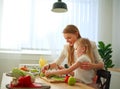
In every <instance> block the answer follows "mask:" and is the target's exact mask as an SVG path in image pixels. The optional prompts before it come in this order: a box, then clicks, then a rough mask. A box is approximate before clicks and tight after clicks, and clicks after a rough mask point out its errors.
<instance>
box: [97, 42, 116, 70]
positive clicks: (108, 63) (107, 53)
mask: <svg viewBox="0 0 120 89" xmlns="http://www.w3.org/2000/svg"><path fill="white" fill-rule="evenodd" d="M111 46H112V45H111V44H107V45H106V44H105V43H104V42H103V41H99V42H98V52H99V54H100V56H101V58H102V59H103V62H104V66H105V69H106V70H107V69H108V68H112V67H114V66H115V64H113V61H112V59H111V58H112V52H113V51H112V47H111Z"/></svg>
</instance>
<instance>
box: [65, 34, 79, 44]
mask: <svg viewBox="0 0 120 89" xmlns="http://www.w3.org/2000/svg"><path fill="white" fill-rule="evenodd" d="M64 38H65V40H66V42H68V43H69V45H70V46H73V45H74V43H75V41H76V40H77V38H78V37H77V34H72V33H64Z"/></svg>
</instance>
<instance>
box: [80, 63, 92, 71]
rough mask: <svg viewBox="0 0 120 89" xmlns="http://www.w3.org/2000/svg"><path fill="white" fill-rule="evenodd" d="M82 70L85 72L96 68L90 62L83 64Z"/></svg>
mask: <svg viewBox="0 0 120 89" xmlns="http://www.w3.org/2000/svg"><path fill="white" fill-rule="evenodd" d="M80 68H81V69H84V70H91V69H93V68H94V64H93V63H90V62H82V63H81V65H80Z"/></svg>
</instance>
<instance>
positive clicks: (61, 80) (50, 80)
mask: <svg viewBox="0 0 120 89" xmlns="http://www.w3.org/2000/svg"><path fill="white" fill-rule="evenodd" d="M40 78H41V79H43V80H45V81H47V82H50V83H64V78H63V77H61V78H53V77H52V78H47V77H40Z"/></svg>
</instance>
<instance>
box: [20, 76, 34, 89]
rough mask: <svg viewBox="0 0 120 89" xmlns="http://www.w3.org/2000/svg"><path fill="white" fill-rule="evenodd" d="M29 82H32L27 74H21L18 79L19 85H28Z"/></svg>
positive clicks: (29, 84)
mask: <svg viewBox="0 0 120 89" xmlns="http://www.w3.org/2000/svg"><path fill="white" fill-rule="evenodd" d="M31 84H32V81H31V76H29V75H26V76H21V77H19V79H18V85H19V86H23V87H29V86H31Z"/></svg>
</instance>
